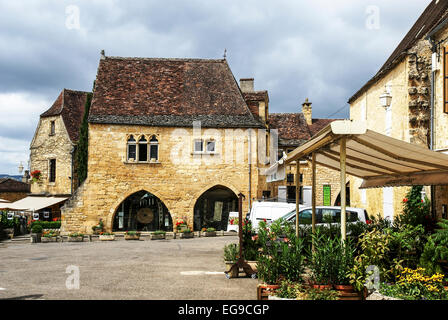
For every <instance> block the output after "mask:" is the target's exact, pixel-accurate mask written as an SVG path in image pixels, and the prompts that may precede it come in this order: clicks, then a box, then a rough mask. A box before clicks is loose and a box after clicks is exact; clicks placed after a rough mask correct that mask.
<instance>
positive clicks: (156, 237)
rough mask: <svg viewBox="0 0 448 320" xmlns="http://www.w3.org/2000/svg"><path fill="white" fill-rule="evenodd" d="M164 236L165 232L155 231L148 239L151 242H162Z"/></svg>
mask: <svg viewBox="0 0 448 320" xmlns="http://www.w3.org/2000/svg"><path fill="white" fill-rule="evenodd" d="M165 234H166V232H165V231H163V230H157V231H154V232H153V233H151V234H150V235H149V238H150V239H151V240H164V239H165Z"/></svg>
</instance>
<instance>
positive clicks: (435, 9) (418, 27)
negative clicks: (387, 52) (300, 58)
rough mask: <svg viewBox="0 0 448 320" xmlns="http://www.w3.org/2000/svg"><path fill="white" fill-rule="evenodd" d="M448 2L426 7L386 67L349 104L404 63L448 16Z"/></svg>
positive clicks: (444, 1)
mask: <svg viewBox="0 0 448 320" xmlns="http://www.w3.org/2000/svg"><path fill="white" fill-rule="evenodd" d="M447 9H448V0H433V1H431V3H430V4H429V5H428V6H427V7H426V9H425V11H423V13H422V14H421V16H420V17H419V18H418V19H417V21H416V22H415V24H414V25H413V26H412V28H411V29H410V30H409V32H408V33H407V34H406V36H405V37H404V38H403V40H402V41H401V42H400V43H399V45H398V47H397V48H396V49H395V50H394V52H392V54H391V56H390V57H389V58H388V59H387V61H386V62H385V63H384V65H383V66H382V67H381V68H380V70H379V71H378V72H377V73H376V75H375V76H374V77H373V78H372V79H370V80H369V81H368V82H367V83H366V84H365V85H364V86H363V87H362V88H361V89H359V90H358V91H357V92H356V93H355V94H354V95H353V96H352V97H351V98H350V99H349V101H348V102H349V103H351V102H353V101H354V100H355V99H356V98H357V97H359V96H360V95H361V94H362V93H364V92H365V91H366V90H367V89H368V88H370V86H371V85H372V84H374V83H375V82H376V81H377V80H378V79H380V78H381V77H382V76H383V75H384V74H386V73H387V72H388V71H389V70H391V69H393V68H394V67H395V65H397V64H398V63H399V62H401V61H402V59H403V58H404V57H405V56H406V53H407V50H409V49H411V48H412V47H413V46H414V45H415V44H416V43H417V42H418V41H419V40H421V39H423V38H424V37H426V35H427V34H428V32H430V31H431V30H432V29H433V28H434V27H435V26H436V25H437V24H438V23H439V22H440V21H441V20H442V19H444V18H445V17H446V16H447Z"/></svg>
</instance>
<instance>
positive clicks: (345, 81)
mask: <svg viewBox="0 0 448 320" xmlns="http://www.w3.org/2000/svg"><path fill="white" fill-rule="evenodd" d="M429 2H430V1H429V0H394V1H390V0H367V1H366V0H338V1H332V0H314V1H305V0H288V1H286V0H276V1H273V0H271V1H267V0H257V1H255V0H244V1H241V0H238V1H234V0H226V1H217V0H216V1H215V0H188V1H180V0H179V1H174V0H163V1H161V0H133V1H119V0H85V1H76V0H72V1H62V0H53V1H46V0H38V1H37V0H36V1H32V0H14V1H11V0H0V48H1V49H0V114H1V116H0V173H7V174H17V173H18V170H17V167H18V165H19V163H20V161H22V162H23V164H24V165H25V166H26V163H27V160H28V158H29V144H30V141H31V139H32V137H33V135H34V131H35V128H36V126H37V122H38V119H39V115H40V114H41V113H42V112H44V111H45V110H46V109H48V108H49V107H50V106H51V104H52V102H53V101H54V100H55V99H56V97H57V96H58V94H59V92H60V91H61V90H62V89H63V88H69V89H75V90H86V91H90V90H91V88H92V84H93V80H94V79H95V76H96V70H97V66H98V61H99V57H100V51H101V49H104V50H105V51H106V55H110V56H126V57H176V58H177V57H178V58H184V57H192V58H222V56H223V53H224V49H227V60H228V62H229V65H230V67H231V68H232V71H233V73H234V75H235V78H236V79H240V78H245V77H254V78H255V89H257V90H268V91H269V96H270V111H271V112H297V111H298V110H299V106H301V103H302V102H303V101H304V100H305V98H306V97H308V98H309V99H310V100H311V101H312V102H313V116H314V117H331V118H343V117H348V116H349V115H348V105H347V100H348V98H349V97H350V96H351V95H352V94H354V93H355V92H356V90H357V89H359V88H360V87H361V86H362V85H363V84H364V83H365V82H366V81H367V80H369V79H370V77H372V76H373V75H374V74H375V73H376V71H377V70H378V69H379V68H380V67H381V65H382V64H383V63H384V62H385V60H386V59H387V57H388V56H389V55H390V54H391V53H392V51H393V49H394V48H395V47H396V46H397V44H398V43H399V42H400V41H401V39H402V38H403V37H404V35H405V34H406V33H407V31H408V30H409V29H410V27H411V26H412V24H413V23H414V22H415V21H416V19H417V18H418V16H419V15H420V14H421V13H422V12H423V10H424V8H425V7H426V6H427V5H428V4H429Z"/></svg>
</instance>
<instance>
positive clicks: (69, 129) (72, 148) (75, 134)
mask: <svg viewBox="0 0 448 320" xmlns="http://www.w3.org/2000/svg"><path fill="white" fill-rule="evenodd" d="M87 95H88V93H87V92H82V91H74V90H69V89H63V90H62V92H61V93H60V94H59V96H58V98H57V99H56V101H55V102H54V103H53V105H52V106H51V107H50V108H49V109H48V110H47V111H45V112H44V113H42V114H41V116H40V119H39V123H38V126H37V129H36V131H35V134H34V137H33V140H32V141H31V145H30V171H31V172H33V171H36V170H38V171H40V172H41V175H40V178H39V180H38V181H36V182H32V183H31V193H32V194H31V195H32V196H41V197H51V196H56V197H70V196H71V195H72V193H73V192H74V190H75V189H76V187H77V185H78V182H77V174H76V161H75V159H76V144H77V142H78V138H79V130H80V125H81V122H82V118H83V116H84V110H85V104H86V99H87ZM62 204H63V203H61V204H58V205H52V206H51V207H50V208H48V210H49V211H51V217H53V218H58V217H60V207H61V206H62Z"/></svg>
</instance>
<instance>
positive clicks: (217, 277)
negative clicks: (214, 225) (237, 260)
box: [0, 236, 258, 300]
mask: <svg viewBox="0 0 448 320" xmlns="http://www.w3.org/2000/svg"><path fill="white" fill-rule="evenodd" d="M230 242H237V237H235V236H221V237H213V238H194V239H176V240H158V241H150V240H146V241H124V240H119V241H112V242H106V241H95V242H82V243H69V242H64V243H38V244H30V243H11V242H7V243H5V242H3V243H0V299H5V298H14V299H89V300H90V299H162V300H172V299H176V300H178V299H188V300H190V299H192V300H213V299H224V300H226V299H236V300H248V299H256V286H257V283H258V280H254V279H251V278H247V277H244V274H241V278H237V279H230V280H228V279H226V278H225V276H224V273H223V271H224V267H225V265H224V262H223V261H222V249H223V247H224V245H225V244H227V243H230ZM69 266H75V268H74V269H76V267H77V268H79V271H80V273H79V284H80V287H79V289H67V287H66V282H67V281H68V284H69V285H73V284H74V282H72V281H71V280H72V279H74V278H75V275H74V272H73V270H74V269H68V270H67V267H69ZM66 271H68V272H69V273H66Z"/></svg>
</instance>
